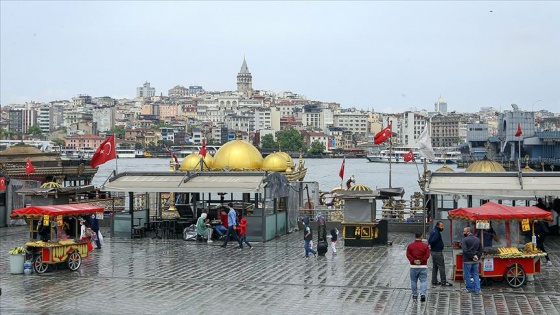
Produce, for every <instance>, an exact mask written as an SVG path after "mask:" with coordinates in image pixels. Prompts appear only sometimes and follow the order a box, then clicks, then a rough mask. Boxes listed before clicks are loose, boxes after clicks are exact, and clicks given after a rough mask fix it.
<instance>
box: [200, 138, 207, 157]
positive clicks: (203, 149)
mask: <svg viewBox="0 0 560 315" xmlns="http://www.w3.org/2000/svg"><path fill="white" fill-rule="evenodd" d="M199 154H200V155H202V156H203V157H206V138H202V148H201V149H200V151H199Z"/></svg>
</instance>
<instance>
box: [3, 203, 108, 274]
mask: <svg viewBox="0 0 560 315" xmlns="http://www.w3.org/2000/svg"><path fill="white" fill-rule="evenodd" d="M103 210H104V209H103V207H99V206H93V205H89V204H67V205H51V206H28V207H25V208H21V209H17V210H14V211H13V212H12V217H25V218H26V219H27V222H28V225H29V234H30V241H29V242H27V243H26V244H25V245H26V247H27V257H26V258H27V259H28V260H30V261H31V262H32V265H33V269H34V270H35V272H37V273H44V272H46V271H47V269H48V267H49V266H54V265H56V264H59V263H66V264H67V265H68V268H69V269H70V270H73V271H75V270H78V268H80V265H81V264H82V258H84V257H87V256H88V242H89V240H80V239H79V236H80V232H79V227H80V224H79V223H78V216H81V215H84V216H87V217H89V216H91V215H92V214H96V215H103ZM39 220H41V221H42V222H41V223H42V224H43V225H44V226H48V227H49V231H50V236H49V237H48V240H47V241H45V240H35V238H36V236H37V230H36V228H37V226H38V224H37V223H38V221H39ZM69 221H70V223H72V224H71V225H72V227H73V231H70V232H71V233H70V236H73V238H70V237H68V236H67V235H66V234H65V232H64V229H63V227H66V228H68V229H70V225H69V224H68V226H65V223H67V222H69Z"/></svg>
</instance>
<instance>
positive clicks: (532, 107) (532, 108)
mask: <svg viewBox="0 0 560 315" xmlns="http://www.w3.org/2000/svg"><path fill="white" fill-rule="evenodd" d="M538 102H542V100H538V101H534V102H533V105H531V111H532V112H535V104H536V103H538Z"/></svg>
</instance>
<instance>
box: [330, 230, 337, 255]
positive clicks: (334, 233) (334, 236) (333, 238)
mask: <svg viewBox="0 0 560 315" xmlns="http://www.w3.org/2000/svg"><path fill="white" fill-rule="evenodd" d="M337 240H338V229H337V228H334V229H332V230H331V248H332V251H333V254H335V255H336V241H337Z"/></svg>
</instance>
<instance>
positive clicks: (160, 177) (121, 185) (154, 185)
mask: <svg viewBox="0 0 560 315" xmlns="http://www.w3.org/2000/svg"><path fill="white" fill-rule="evenodd" d="M264 178H265V173H264V172H262V173H256V172H251V173H246V172H219V173H206V172H200V173H173V174H170V173H169V172H164V173H161V172H160V173H138V172H134V173H133V172H128V173H122V174H118V175H117V176H115V177H113V178H111V179H110V180H109V181H108V182H107V183H105V185H103V187H102V190H107V191H124V192H212V193H217V192H228V193H229V192H244V193H247V192H257V191H259V190H261V189H262V188H263V187H264V183H263V180H264Z"/></svg>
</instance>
